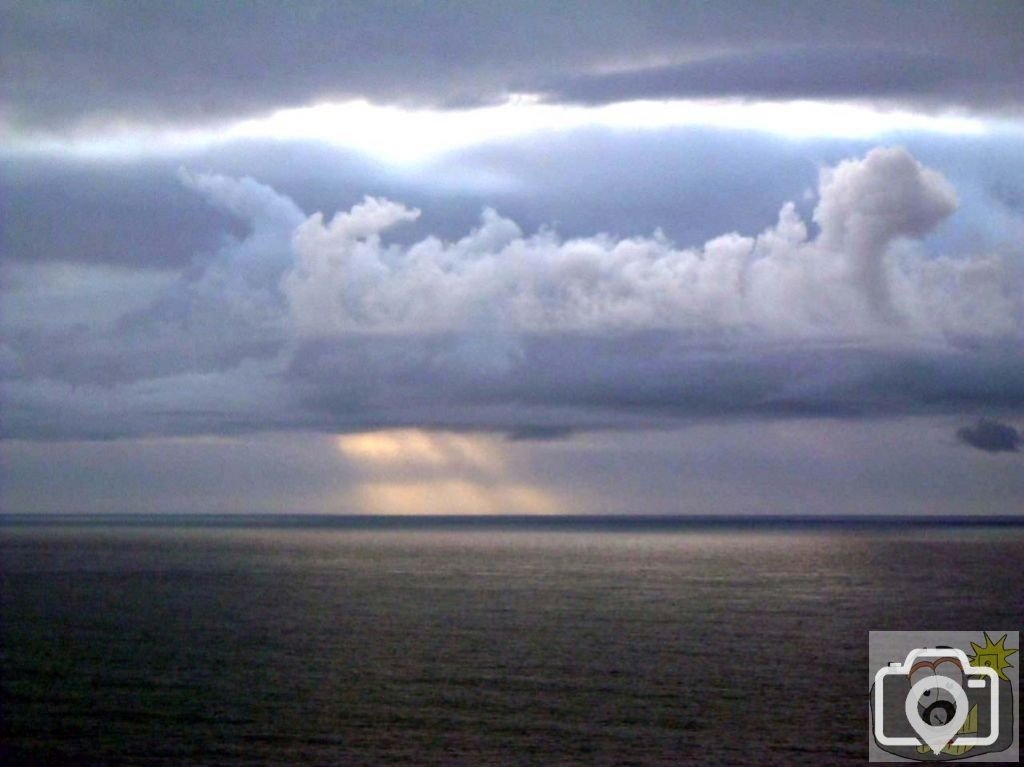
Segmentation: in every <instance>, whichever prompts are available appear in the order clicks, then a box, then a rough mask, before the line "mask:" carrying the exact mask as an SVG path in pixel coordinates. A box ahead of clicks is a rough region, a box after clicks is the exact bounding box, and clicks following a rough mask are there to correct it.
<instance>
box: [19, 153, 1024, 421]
mask: <svg viewBox="0 0 1024 767" xmlns="http://www.w3.org/2000/svg"><path fill="white" fill-rule="evenodd" d="M182 181H183V182H184V184H185V185H186V186H187V187H188V188H190V189H192V190H193V191H194V192H196V193H198V194H199V195H201V196H203V197H204V198H206V199H207V200H208V201H209V202H210V203H211V204H212V205H214V206H217V207H218V208H220V209H222V210H223V211H225V212H227V213H229V214H230V215H232V216H235V217H238V218H239V219H240V220H242V221H244V222H245V225H246V226H247V228H248V233H247V234H246V235H245V236H243V237H235V238H228V239H226V240H225V242H224V244H223V246H222V247H220V248H219V249H217V250H215V251H214V252H211V253H208V254H204V255H201V256H199V257H197V259H196V260H195V262H194V263H193V264H192V266H191V267H190V268H189V269H188V270H186V271H185V272H184V273H183V274H182V275H181V276H180V277H179V278H178V279H177V280H175V281H174V282H173V284H171V285H170V286H169V287H162V288H159V289H158V290H157V293H156V296H155V298H152V299H148V300H145V301H139V302H137V304H136V305H134V306H130V307H129V306H126V307H125V310H124V311H123V312H122V313H120V314H119V315H116V314H115V316H114V317H112V318H111V317H110V316H109V312H107V313H106V315H105V316H106V319H105V320H103V321H102V322H99V321H97V319H96V318H97V316H98V315H96V314H95V313H94V310H93V309H90V308H89V306H88V305H86V306H84V307H83V308H82V309H81V314H80V315H79V318H78V320H77V321H76V322H74V323H73V324H71V325H66V326H55V327H50V328H47V329H45V331H44V330H41V329H38V328H37V329H33V328H31V327H28V326H24V325H22V326H18V325H17V323H12V321H11V318H6V321H5V339H6V340H5V344H4V346H3V349H2V352H3V357H2V360H3V366H2V375H3V384H2V386H3V399H4V403H5V416H4V419H3V429H4V434H5V436H8V437H11V436H13V437H33V438H50V439H58V438H70V437H92V438H105V437H117V436H126V435H146V434H193V433H237V432H241V431H255V430H275V429H300V428H301V429H314V430H323V431H353V430H360V429H370V428H378V427H381V426H420V427H428V428H456V429H482V430H500V431H505V432H507V433H508V434H509V435H510V436H511V437H513V438H518V439H524V438H527V439H538V438H552V437H558V436H564V435H568V434H570V433H572V432H573V431H577V430H586V429H595V428H648V427H654V426H661V425H664V423H665V420H666V419H670V420H671V419H679V418H690V419H692V418H707V417H713V418H723V417H724V418H733V417H741V416H742V417H751V416H759V415H760V416H797V417H802V416H809V415H817V416H820V415H827V416H838V417H855V416H859V415H871V414H893V413H897V414H898V413H915V412H936V411H937V412H950V413H956V412H965V411H968V412H971V411H976V410H979V409H981V408H983V407H986V406H987V407H997V408H1000V409H1003V410H1006V411H1009V412H1018V411H1020V410H1021V409H1024V372H1022V366H1021V365H1020V356H1021V352H1020V349H1021V346H1020V345H1021V341H1022V338H1024V328H1022V321H1024V320H1022V318H1024V311H1022V306H1024V297H1022V284H1024V281H1022V279H1021V275H1020V268H1021V265H1020V263H1019V261H1014V260H1012V259H1009V258H1006V257H1002V256H999V255H988V254H985V253H979V254H969V255H965V256H963V257H959V258H951V257H945V256H944V257H935V256H932V255H930V254H928V253H927V252H926V249H925V248H924V247H923V245H922V244H921V242H920V238H921V237H923V236H925V235H927V234H928V233H929V232H930V231H932V230H933V229H934V228H935V227H936V226H938V225H939V224H941V222H942V221H943V220H944V219H945V218H947V217H948V216H950V215H951V214H952V213H953V211H954V209H955V207H956V204H957V201H956V194H955V191H954V190H953V188H952V186H951V185H950V184H949V182H948V181H947V180H946V179H945V178H943V177H942V176H941V175H940V174H938V173H937V172H935V171H933V170H930V169H928V168H926V167H923V166H922V165H921V164H920V163H918V162H917V161H916V160H915V159H914V157H913V156H911V155H910V154H909V153H908V152H906V151H905V150H902V149H897V148H888V149H876V150H873V151H871V152H869V153H868V154H867V155H866V156H864V157H863V158H859V159H851V160H846V161H844V162H841V163H838V164H837V165H835V166H833V167H829V168H825V169H823V171H822V173H821V178H820V180H819V188H818V200H817V204H816V206H815V209H814V212H813V216H812V219H811V221H810V222H808V221H805V220H803V219H802V218H801V217H800V216H799V215H798V214H797V212H796V208H795V207H794V206H793V205H792V204H787V205H785V206H783V208H782V211H781V213H780V215H779V220H778V222H777V223H776V224H775V225H774V226H772V227H769V228H768V229H766V230H765V231H764V232H762V233H761V234H760V235H757V236H743V235H740V234H735V233H732V234H726V235H723V236H721V237H718V238H715V239H712V240H711V241H709V242H708V243H706V244H705V245H704V246H703V247H700V248H681V247H679V246H677V245H676V244H674V243H673V242H672V241H670V240H669V239H668V238H666V237H665V236H663V235H660V234H655V235H652V236H649V237H631V238H615V237H610V236H607V235H594V236H589V237H576V238H570V239H564V238H562V237H560V236H559V235H558V234H557V233H555V232H554V231H552V230H541V231H540V232H537V233H535V234H532V235H529V234H526V233H524V232H523V231H522V229H521V228H520V227H519V226H518V225H517V224H516V223H514V222H513V221H511V220H510V219H507V218H504V217H502V216H501V215H500V214H498V213H496V212H494V211H490V210H488V211H485V212H484V214H483V216H482V218H481V221H480V224H479V226H478V227H477V228H476V229H474V230H473V231H471V232H470V233H469V234H467V235H465V236H464V237H462V238H459V239H454V240H445V239H441V238H438V237H433V236H428V237H426V238H423V239H419V240H416V241H413V242H411V243H404V244H402V243H399V242H395V241H392V240H390V239H389V234H390V232H391V231H392V229H393V228H394V227H398V226H401V225H402V224H408V223H410V222H413V221H415V220H416V219H417V217H418V216H419V215H420V213H419V211H417V210H415V209H412V208H409V207H407V206H404V205H402V204H400V203H396V202H393V201H389V200H386V199H382V198H374V197H367V198H366V199H364V200H363V201H362V202H360V203H358V204H356V205H355V206H353V207H352V208H351V209H350V210H348V211H345V212H342V213H339V214H336V215H335V216H333V217H330V218H328V217H325V216H323V215H321V214H319V213H315V214H313V215H309V216H307V215H306V213H304V212H303V211H302V210H301V209H300V208H299V207H298V206H297V205H296V204H295V203H294V202H292V201H291V200H290V199H288V198H287V197H284V196H282V195H280V194H278V193H277V192H275V191H274V190H273V189H271V188H270V187H268V186H265V185H263V184H260V183H258V182H256V181H254V180H252V179H248V178H243V179H240V180H239V179H233V178H229V177H226V176H219V175H215V174H192V173H189V172H183V173H182Z"/></svg>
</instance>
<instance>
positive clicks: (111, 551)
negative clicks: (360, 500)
mask: <svg viewBox="0 0 1024 767" xmlns="http://www.w3.org/2000/svg"><path fill="white" fill-rule="evenodd" d="M0 565H2V579H0V610H2V612H0V620H2V629H0V632H2V633H0V638H2V643H0V648H2V655H0V670H2V677H0V683H2V708H3V712H2V713H3V723H2V728H3V731H2V733H0V735H2V737H0V741H2V746H0V748H2V749H3V752H2V753H0V761H2V762H3V763H5V764H69V765H77V764H83V765H84V764H90V765H91V764H97V765H101V764H102V765H106V764H138V765H146V764H160V765H164V764H167V765H171V764H174V765H177V764H204V765H221V764H223V765H242V764H280V765H297V764H310V765H320V764H324V765H326V764H332V765H338V764H340V765H363V764H365V765H382V764H410V765H440V764H444V765H450V764H465V765H491V764H494V765H497V764H502V765H505V764H545V765H570V764H571V765H584V764H586V765H589V764H593V765H611V764H623V765H625V764H635V765H648V764H680V763H699V764H708V765H714V764H762V765H767V764H784V765H792V764H815V765H824V764H861V763H863V762H864V761H865V760H866V754H867V735H866V718H867V717H866V699H867V696H866V691H867V676H868V673H867V657H868V656H867V642H868V631H869V630H871V629H876V630H880V629H919V628H927V629H947V630H948V629H972V630H973V629H982V628H986V627H990V626H997V627H1006V626H1011V627H1015V626H1017V625H1019V624H1020V623H1021V620H1020V618H1021V615H1022V612H1024V610H1022V607H1024V580H1022V579H1021V577H1020V574H1021V572H1024V527H1021V526H1005V525H1004V526H992V527H983V526H965V525H959V526H929V525H925V526H911V527H906V526H900V525H897V524H889V525H877V526H874V525H853V526H841V525H830V524H818V525H812V526H802V525H795V524H779V525H769V526H767V527H765V528H763V529H762V528H759V527H758V526H757V525H750V524H745V525H735V526H730V525H718V526H713V525H712V526H708V525H699V524H690V525H672V524H655V525H647V526H645V525H642V524H641V525H634V526H631V525H629V524H615V525H609V526H605V527H602V526H601V525H599V524H582V525H574V524H571V523H558V524H552V523H547V524H542V525H540V526H531V525H530V524H528V523H525V522H515V523H509V524H507V525H498V524H482V525H470V526H468V527H457V526H452V525H445V524H437V525H434V524H426V525H420V526H418V527H410V526H407V525H403V524H400V523H390V524H388V525H387V526H385V527H380V528H375V527H373V526H369V527H365V526H360V525H349V524H340V525H338V524H330V523H327V524H320V523H302V524H299V523H296V522H295V521H294V520H287V519H283V520H278V522H276V523H267V522H263V523H262V525H261V526H246V525H244V524H237V523H235V524H222V523H221V522H218V521H216V520H213V521H212V522H211V521H210V520H207V521H206V523H205V524H204V525H202V526H198V527H191V526H186V525H184V524H183V523H182V521H181V520H177V521H173V524H172V523H165V524H163V525H161V526H147V525H143V524H134V525H123V524H122V525H113V524H109V523H104V522H101V521H93V522H92V523H91V524H89V525H67V524H61V525H54V524H49V525H42V526H40V525H24V524H20V523H15V522H12V521H10V520H8V521H7V522H6V523H5V524H4V525H3V526H2V527H0Z"/></svg>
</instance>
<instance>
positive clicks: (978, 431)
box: [956, 418, 1021, 453]
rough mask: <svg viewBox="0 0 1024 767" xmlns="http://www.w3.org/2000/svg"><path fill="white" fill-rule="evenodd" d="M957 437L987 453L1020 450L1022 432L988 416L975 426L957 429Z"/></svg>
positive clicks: (1015, 451)
mask: <svg viewBox="0 0 1024 767" xmlns="http://www.w3.org/2000/svg"><path fill="white" fill-rule="evenodd" d="M956 438H957V439H958V440H960V441H961V442H963V443H964V444H965V445H970V446H971V447H974V448H977V449H978V450H984V451H985V452H986V453H1017V452H1020V445H1021V436H1020V432H1018V431H1017V430H1016V429H1015V428H1014V427H1012V426H1010V425H1009V424H1005V423H1000V422H999V421H990V420H988V419H986V418H982V419H980V420H979V421H978V422H977V423H976V424H974V426H964V427H963V428H960V429H957V432H956Z"/></svg>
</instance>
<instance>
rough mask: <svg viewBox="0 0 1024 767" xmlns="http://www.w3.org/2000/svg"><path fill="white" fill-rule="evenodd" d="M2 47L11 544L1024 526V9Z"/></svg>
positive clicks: (646, 10)
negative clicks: (696, 517) (523, 522)
mask: <svg viewBox="0 0 1024 767" xmlns="http://www.w3.org/2000/svg"><path fill="white" fill-rule="evenodd" d="M2 8H3V11H2V17H0V29H2V30H3V31H2V32H0V34H2V40H0V68H2V70H3V72H4V77H3V78H2V80H0V143H2V146H0V164H2V171H0V187H2V188H0V205H2V223H3V229H2V262H0V291H2V293H3V295H2V296H0V461H2V463H0V472H2V473H0V501H2V509H3V511H5V512H24V513H33V512H140V513H150V512H154V513H155V512H170V511H173V512H246V511H258V512H274V511H279V512H291V511H301V512H309V513H328V512H336V513H689V514H716V513H722V514H727V513H742V514H757V513H774V514H802V513H805V514H833V513H835V514H847V513H888V514H901V513H910V514H929V513H931V514H946V513H960V514H1006V513H1020V512H1021V511H1022V510H1024V455H1022V450H1024V445H1022V444H1021V431H1022V430H1024V251H1022V246H1021V243H1022V242H1024V90H1022V89H1024V71H1022V69H1024V66H1022V64H1024V6H1022V5H1021V4H1019V3H1004V2H971V3H936V2H928V3H914V2H904V3H879V4H875V3H865V2H858V3H828V4H822V3H806V4H805V3H786V4H770V3H761V2H757V3H714V4H712V3H655V2H651V3H612V2H600V3H587V4H570V3H516V2H506V3H483V2H481V3H444V4H442V3H423V4H413V3H352V4H348V3H332V2H307V3H294V4H281V3H270V2H267V3H249V2H246V3H228V2H217V3H209V2H202V3H187V2H175V3H157V2H141V3H129V4H125V3H116V2H110V3H106V2H91V3H79V2H4V3H3V4H2Z"/></svg>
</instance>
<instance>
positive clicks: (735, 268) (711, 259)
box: [282, 148, 1021, 336]
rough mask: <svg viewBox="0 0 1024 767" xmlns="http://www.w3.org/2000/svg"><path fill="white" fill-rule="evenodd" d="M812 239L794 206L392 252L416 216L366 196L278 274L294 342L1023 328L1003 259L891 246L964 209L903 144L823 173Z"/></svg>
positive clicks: (308, 233)
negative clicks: (758, 219) (698, 238)
mask: <svg viewBox="0 0 1024 767" xmlns="http://www.w3.org/2000/svg"><path fill="white" fill-rule="evenodd" d="M818 193H819V202H818V205H817V207H816V208H815V211H814V216H813V219H814V223H815V224H816V225H817V226H818V228H819V231H818V233H817V234H816V235H815V236H811V235H810V234H809V233H808V228H807V225H806V223H805V222H804V221H802V220H801V219H800V217H799V216H798V214H797V212H796V208H795V207H794V205H793V204H791V203H787V204H786V205H785V206H783V208H782V210H781V212H780V214H779V220H778V222H777V224H776V225H775V226H773V227H771V228H769V229H767V230H766V231H764V232H763V233H761V234H760V235H758V236H753V237H751V236H741V235H738V234H727V235H724V236H721V237H718V238H716V239H713V240H711V241H709V242H708V243H706V244H705V245H704V246H703V247H701V248H680V247H678V246H676V245H675V244H673V243H672V242H670V241H669V240H667V239H666V238H665V237H664V236H662V235H660V234H659V233H656V234H655V235H653V236H651V237H633V238H625V239H613V238H611V237H608V236H604V235H595V236H592V237H582V238H576V239H569V240H563V239H561V238H559V237H558V235H557V234H555V233H554V232H552V231H544V230H542V231H540V232H538V233H536V234H533V235H529V236H527V235H525V234H524V233H523V232H522V231H521V230H520V229H519V227H518V226H517V225H516V224H515V223H514V222H513V221H510V220H509V219H506V218H503V217H501V216H500V215H498V214H497V213H496V212H494V211H493V210H486V211H484V214H483V216H482V219H481V223H480V226H479V227H478V228H476V229H474V230H473V231H472V232H470V233H469V234H468V235H466V236H465V237H463V238H462V239H460V240H456V241H454V242H445V241H442V240H440V239H438V238H435V237H428V238H426V239H423V240H421V241H419V242H416V243H414V244H412V245H403V246H399V245H395V244H391V245H388V244H386V243H385V242H384V239H383V238H384V237H385V235H386V233H387V231H388V230H389V229H390V228H391V227H393V226H395V225H397V224H400V223H402V222H406V221H412V220H415V219H416V218H417V217H418V216H419V211H417V210H412V209H408V208H405V207H403V206H401V205H398V204H396V203H393V202H390V201H387V200H378V199H373V198H367V199H366V200H365V201H364V202H363V203H361V204H359V205H356V206H355V207H353V208H352V209H351V210H350V211H348V212H345V213H339V214H338V215H336V216H335V217H334V218H333V219H332V220H331V221H330V222H329V223H325V221H324V219H323V217H322V216H321V215H320V214H315V215H314V216H311V217H310V218H309V219H307V220H306V221H305V222H303V223H302V224H301V225H300V226H299V227H298V228H297V229H296V230H295V233H294V236H293V239H292V247H293V250H294V259H295V260H294V265H293V267H292V268H290V269H288V270H287V271H286V272H285V273H284V274H283V276H282V287H283V291H284V294H285V295H286V297H287V300H288V306H289V310H290V313H291V319H293V320H294V321H295V323H296V324H297V327H298V329H299V331H300V332H302V333H305V334H312V335H331V334H336V333H345V332H350V331H356V330H382V331H391V332H423V331H444V330H456V331H457V330H467V329H471V330H476V329H480V328H481V327H494V328H499V329H501V330H503V331H525V332H551V331H584V332H585V331H602V332H603V331H608V330H637V329H655V328H656V329H674V330H687V331H702V330H703V331H707V330H720V329H732V330H735V329H758V330H761V331H766V332H769V333H771V334H774V335H777V334H799V335H806V334H813V335H820V334H837V333H838V334H853V335H863V334H877V333H879V332H884V333H886V334H888V333H891V332H893V330H898V331H905V332H908V333H913V334H942V333H954V334H957V335H963V334H966V335H979V336H998V335H1006V334H1013V333H1015V332H1019V330H1020V311H1019V309H1020V306H1021V304H1020V299H1021V295H1020V290H1019V284H1018V287H1017V288H1016V289H1015V288H1014V284H1015V283H1014V280H1013V277H1014V276H1015V275H1014V272H1013V267H1012V266H1011V264H1009V263H1006V262H1005V261H1004V260H1002V259H999V258H996V257H983V256H982V257H974V258H962V259H952V258H938V259H936V258H929V257H927V256H925V255H923V254H922V253H920V252H919V251H917V250H913V249H906V248H903V249H902V250H900V249H899V248H896V247H894V246H896V245H898V244H899V243H900V242H901V241H903V240H907V239H916V238H921V237H923V236H925V235H927V234H928V233H929V232H930V231H932V230H933V229H934V228H935V227H936V226H937V225H938V224H940V223H941V222H942V220H943V219H945V218H946V217H947V216H949V215H950V214H951V213H952V212H953V211H954V209H955V207H956V195H955V193H954V191H953V188H952V186H951V185H950V184H949V182H948V181H946V180H945V179H944V178H943V177H942V176H941V175H940V174H939V173H937V172H935V171H933V170H929V169H927V168H924V167H922V166H921V164H920V163H918V162H917V161H916V160H915V159H914V158H913V157H912V156H911V155H910V154H909V153H908V152H907V151H906V150H904V149H900V148H884V149H875V150H873V151H871V152H870V153H868V155H867V156H866V157H864V158H863V159H859V160H847V161H845V162H842V163H840V164H839V165H837V166H836V167H834V168H826V169H824V170H823V171H822V173H821V180H820V185H819V190H818Z"/></svg>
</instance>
